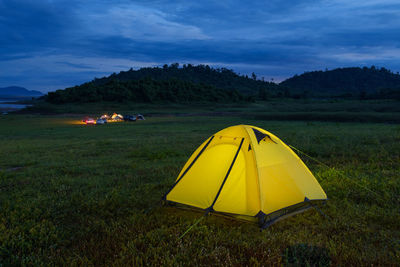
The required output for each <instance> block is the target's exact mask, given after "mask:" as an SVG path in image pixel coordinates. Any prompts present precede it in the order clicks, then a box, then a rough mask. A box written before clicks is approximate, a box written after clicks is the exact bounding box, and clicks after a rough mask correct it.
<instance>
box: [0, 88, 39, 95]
mask: <svg viewBox="0 0 400 267" xmlns="http://www.w3.org/2000/svg"><path fill="white" fill-rule="evenodd" d="M42 95H43V93H42V92H39V91H36V90H28V89H26V88H24V87H21V86H7V87H2V88H0V96H1V97H39V96H42Z"/></svg>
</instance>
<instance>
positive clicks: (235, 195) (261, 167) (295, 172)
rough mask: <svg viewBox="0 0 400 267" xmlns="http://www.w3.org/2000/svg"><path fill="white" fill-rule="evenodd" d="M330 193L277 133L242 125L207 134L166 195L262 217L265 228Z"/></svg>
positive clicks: (170, 199)
mask: <svg viewBox="0 0 400 267" xmlns="http://www.w3.org/2000/svg"><path fill="white" fill-rule="evenodd" d="M326 199H327V196H326V194H325V192H324V190H323V189H322V188H321V186H320V185H319V183H318V181H317V180H316V179H315V177H314V176H313V175H312V173H311V172H310V170H309V169H308V168H307V167H306V165H305V164H304V163H303V162H302V161H301V159H300V158H299V157H298V156H297V155H296V154H295V153H294V152H293V151H292V150H291V149H290V148H289V147H288V146H287V145H286V144H284V143H283V142H282V141H281V140H280V139H279V138H278V137H276V136H275V135H273V134H271V133H270V132H267V131H265V130H263V129H261V128H258V127H254V126H248V125H238V126H232V127H229V128H226V129H224V130H222V131H219V132H218V133H216V134H214V135H213V136H211V137H210V138H208V139H207V140H206V141H205V142H204V143H203V144H202V145H201V146H200V147H199V148H197V150H196V151H195V152H194V153H193V155H192V156H191V157H190V158H189V160H188V161H187V162H186V164H185V166H184V167H183V169H182V171H181V172H180V174H179V176H178V178H177V179H176V181H175V183H174V185H173V186H172V188H171V189H170V190H169V191H168V192H167V193H166V194H165V196H164V200H166V201H167V202H175V203H180V204H185V205H189V206H192V207H196V208H199V209H202V210H203V211H205V212H206V213H208V212H217V213H222V214H225V215H230V216H234V217H238V218H241V219H245V220H250V221H255V222H257V221H258V222H259V224H260V226H261V227H262V228H265V227H268V226H269V225H271V224H272V223H274V222H276V221H278V220H280V219H283V218H285V217H287V216H290V215H293V214H296V213H299V212H302V211H304V210H306V209H308V208H310V207H312V206H314V205H316V204H318V203H320V202H323V201H325V200H326Z"/></svg>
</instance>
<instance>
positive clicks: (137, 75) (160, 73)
mask: <svg viewBox="0 0 400 267" xmlns="http://www.w3.org/2000/svg"><path fill="white" fill-rule="evenodd" d="M145 78H151V79H153V80H157V81H166V80H170V79H178V80H181V81H188V82H192V83H195V84H200V83H201V84H206V85H210V86H213V87H216V88H219V89H226V90H237V91H238V92H240V93H242V94H244V95H253V96H256V95H258V94H259V92H260V91H268V92H269V93H270V94H272V95H274V94H277V91H278V90H279V89H278V85H277V84H275V83H271V82H265V81H262V79H258V78H257V77H256V75H255V74H253V75H251V77H247V76H246V75H242V76H241V75H239V74H237V73H235V72H234V71H233V70H230V69H226V68H220V69H214V68H211V67H209V66H208V65H197V66H195V65H191V64H187V65H186V64H184V65H183V66H182V67H179V64H178V63H174V64H171V65H169V66H168V65H164V66H163V67H161V68H159V67H153V68H141V69H139V70H133V69H130V70H128V71H121V72H120V73H118V74H116V73H114V74H112V75H110V76H108V77H104V78H100V79H95V80H93V81H92V82H93V83H94V84H95V85H101V84H105V83H107V82H109V81H111V80H118V81H122V82H123V81H132V80H141V79H145Z"/></svg>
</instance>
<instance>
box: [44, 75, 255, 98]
mask: <svg viewBox="0 0 400 267" xmlns="http://www.w3.org/2000/svg"><path fill="white" fill-rule="evenodd" d="M45 100H46V101H48V102H50V103H55V104H63V103H80V102H81V103H88V102H101V101H111V102H128V101H129V102H138V103H157V102H172V103H192V102H239V101H250V100H251V98H250V97H245V96H243V94H241V93H239V92H238V91H237V90H235V89H232V90H227V89H220V88H217V87H215V86H212V85H208V84H204V83H193V82H189V81H182V80H178V79H169V80H155V79H152V78H145V79H140V80H126V81H121V80H117V79H110V80H106V81H104V82H102V83H96V82H88V83H85V84H82V85H80V86H75V87H70V88H67V89H64V90H57V91H55V92H49V93H48V94H47V95H46V96H45Z"/></svg>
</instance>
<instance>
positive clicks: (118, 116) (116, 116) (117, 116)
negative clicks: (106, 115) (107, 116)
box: [111, 113, 124, 120]
mask: <svg viewBox="0 0 400 267" xmlns="http://www.w3.org/2000/svg"><path fill="white" fill-rule="evenodd" d="M111 119H112V120H123V119H124V116H122V115H121V114H117V113H114V114H113V115H112V116H111Z"/></svg>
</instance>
